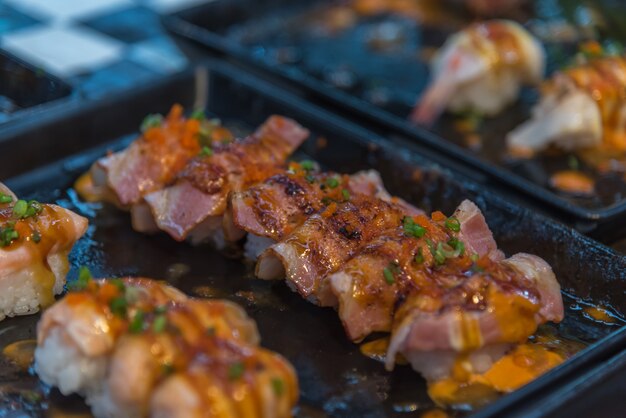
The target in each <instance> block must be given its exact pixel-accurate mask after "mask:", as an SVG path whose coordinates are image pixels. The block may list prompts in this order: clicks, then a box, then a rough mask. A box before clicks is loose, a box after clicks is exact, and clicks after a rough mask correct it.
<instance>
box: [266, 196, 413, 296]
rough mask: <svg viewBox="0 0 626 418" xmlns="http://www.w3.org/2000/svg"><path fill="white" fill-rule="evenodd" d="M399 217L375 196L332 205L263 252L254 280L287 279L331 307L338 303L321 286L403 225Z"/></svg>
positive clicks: (400, 214)
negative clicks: (385, 234)
mask: <svg viewBox="0 0 626 418" xmlns="http://www.w3.org/2000/svg"><path fill="white" fill-rule="evenodd" d="M402 218H403V211H402V210H401V209H400V208H399V207H398V206H396V205H394V204H392V203H389V202H385V201H384V200H381V199H378V198H375V197H368V196H365V195H357V196H354V197H352V198H350V199H349V200H347V201H344V202H340V203H332V204H330V205H329V206H328V207H326V208H325V209H324V210H323V211H322V212H320V213H316V214H314V215H311V216H310V217H309V218H308V219H307V220H306V221H305V222H304V223H303V224H302V225H301V226H299V227H298V228H296V229H295V230H294V231H293V232H292V233H291V234H290V235H288V236H287V237H286V238H285V239H284V240H282V241H280V242H278V243H277V244H274V245H272V246H271V247H269V248H268V249H267V250H266V251H264V252H263V253H262V254H261V256H260V257H259V260H258V263H257V266H256V275H257V277H259V278H261V279H281V278H286V280H287V282H288V284H289V285H290V286H291V287H292V288H294V290H296V291H297V292H299V293H300V294H301V295H302V296H304V297H305V298H307V299H309V300H310V301H311V302H313V303H316V304H320V305H322V306H334V305H335V304H336V302H337V300H336V298H335V296H334V295H333V294H332V293H331V292H330V289H329V287H328V286H327V283H325V282H326V275H327V274H329V273H332V272H333V271H335V270H336V269H338V268H339V267H340V266H341V265H342V263H344V262H345V261H347V260H349V259H350V258H351V257H352V256H354V254H356V252H357V251H358V250H359V249H360V248H361V247H362V245H364V244H366V243H368V242H370V241H371V240H372V239H373V238H375V237H376V236H378V235H380V234H381V233H383V232H384V231H386V230H388V229H390V228H394V227H396V226H397V225H399V224H401V222H402Z"/></svg>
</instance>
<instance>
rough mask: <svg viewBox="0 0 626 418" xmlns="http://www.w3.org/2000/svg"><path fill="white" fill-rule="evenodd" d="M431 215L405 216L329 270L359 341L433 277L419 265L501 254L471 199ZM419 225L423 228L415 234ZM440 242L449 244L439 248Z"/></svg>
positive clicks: (381, 327) (386, 324) (347, 324)
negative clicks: (447, 258)
mask: <svg viewBox="0 0 626 418" xmlns="http://www.w3.org/2000/svg"><path fill="white" fill-rule="evenodd" d="M433 218H434V219H429V218H427V217H426V216H424V215H419V216H413V217H411V218H409V219H405V221H404V222H402V223H400V224H398V225H397V227H396V228H395V229H391V230H389V231H387V232H385V233H384V234H382V235H380V236H379V237H377V238H376V239H374V240H373V241H372V242H370V243H368V244H367V245H365V246H364V247H363V248H361V249H360V250H359V252H358V254H357V255H355V256H354V257H353V258H352V259H351V260H349V261H348V262H347V263H346V264H344V265H343V267H342V268H341V269H340V270H338V271H336V272H334V273H333V274H332V275H330V276H329V278H328V282H329V283H330V287H331V290H332V292H333V294H334V295H335V296H336V297H337V299H338V301H339V316H340V317H341V320H342V322H343V325H344V328H345V330H346V333H347V334H348V337H350V339H352V340H355V341H359V340H361V339H363V338H365V337H366V336H367V335H369V334H370V333H372V332H374V331H390V330H391V323H392V320H393V314H394V308H395V305H396V302H397V301H398V300H400V299H401V298H402V297H404V296H403V295H404V294H406V293H407V292H408V291H409V290H410V289H411V288H414V287H415V288H420V287H422V286H423V284H422V283H423V282H426V283H427V282H428V280H429V279H428V275H424V272H423V270H422V269H421V268H419V267H420V266H422V265H423V266H433V265H435V264H436V263H437V262H441V261H442V259H441V257H444V258H445V256H446V255H453V256H454V257H461V256H464V257H469V256H470V255H475V256H480V257H482V256H493V257H496V256H499V255H500V254H501V253H500V252H499V251H498V250H497V248H496V243H495V241H494V239H493V236H492V234H491V231H490V230H489V226H488V225H487V223H486V221H485V218H484V217H483V216H482V213H481V212H480V210H479V209H478V207H476V205H474V203H472V202H471V201H469V200H465V201H463V202H462V203H461V204H460V205H459V208H458V209H457V210H456V211H455V213H454V215H453V216H452V217H450V218H446V217H445V216H444V215H443V214H441V213H440V212H435V213H434V214H433ZM435 219H436V220H435ZM416 228H419V229H420V230H421V232H420V233H417V234H416V233H415V231H414V230H415V229H416ZM422 233H423V235H422ZM438 243H445V245H442V246H441V248H438ZM450 244H452V245H453V246H454V248H452V247H451V245H450ZM435 255H437V256H438V257H439V260H435Z"/></svg>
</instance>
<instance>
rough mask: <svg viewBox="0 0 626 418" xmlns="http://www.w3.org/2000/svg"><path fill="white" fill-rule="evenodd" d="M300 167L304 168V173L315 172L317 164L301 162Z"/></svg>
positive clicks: (306, 161) (309, 161)
mask: <svg viewBox="0 0 626 418" xmlns="http://www.w3.org/2000/svg"><path fill="white" fill-rule="evenodd" d="M300 167H302V169H303V170H304V171H312V170H315V163H314V162H313V161H311V160H304V161H300Z"/></svg>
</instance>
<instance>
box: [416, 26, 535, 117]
mask: <svg viewBox="0 0 626 418" xmlns="http://www.w3.org/2000/svg"><path fill="white" fill-rule="evenodd" d="M544 67H545V53H544V50H543V48H542V46H541V44H540V43H539V41H538V40H537V39H535V38H534V37H533V36H532V35H531V34H530V33H529V32H528V31H527V30H526V29H524V28H523V27H522V26H520V25H519V24H518V23H515V22H513V21H509V20H489V21H485V22H481V23H476V24H473V25H471V26H469V27H468V28H467V29H465V30H463V31H461V32H459V33H457V34H455V35H453V36H452V37H451V38H449V39H448V40H447V41H446V43H445V44H444V46H443V47H442V48H441V49H440V50H439V51H438V53H437V55H436V56H435V57H434V59H433V61H432V65H431V74H432V80H431V82H430V85H429V87H428V88H427V89H426V92H425V93H424V94H423V96H422V97H421V98H420V101H419V103H418V104H417V105H416V107H415V109H414V110H413V112H412V114H411V116H410V119H411V120H412V121H413V122H415V123H419V124H423V125H430V124H432V123H433V122H434V121H435V119H437V117H439V115H440V114H441V113H442V112H443V111H444V110H446V109H448V110H450V111H452V112H463V111H474V112H477V113H480V114H483V115H487V116H493V115H495V114H497V113H499V112H500V111H501V110H502V109H503V108H505V107H506V106H508V105H510V104H511V103H513V102H514V101H515V100H516V99H517V96H518V94H519V90H520V88H521V86H523V85H532V84H538V83H540V82H541V79H542V77H543V73H544Z"/></svg>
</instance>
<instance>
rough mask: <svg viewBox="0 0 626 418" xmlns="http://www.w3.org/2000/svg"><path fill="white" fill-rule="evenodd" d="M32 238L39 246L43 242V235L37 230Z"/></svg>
mask: <svg viewBox="0 0 626 418" xmlns="http://www.w3.org/2000/svg"><path fill="white" fill-rule="evenodd" d="M30 238H31V239H32V240H33V242H34V243H35V244H39V243H40V242H41V234H40V233H39V231H37V230H35V231H33V233H32V234H31V236H30Z"/></svg>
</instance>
